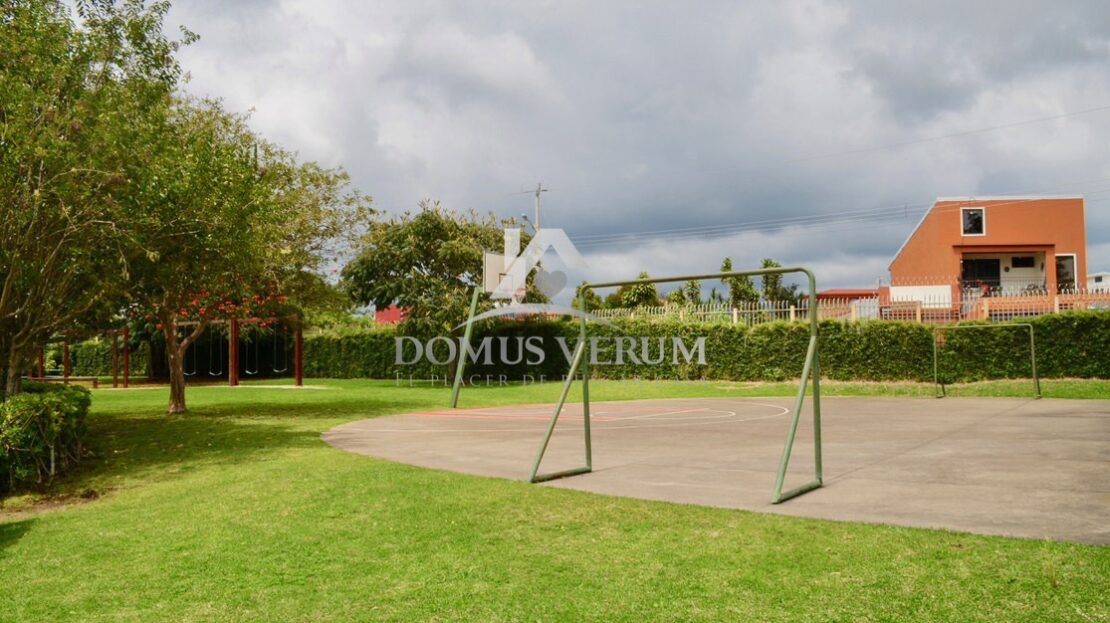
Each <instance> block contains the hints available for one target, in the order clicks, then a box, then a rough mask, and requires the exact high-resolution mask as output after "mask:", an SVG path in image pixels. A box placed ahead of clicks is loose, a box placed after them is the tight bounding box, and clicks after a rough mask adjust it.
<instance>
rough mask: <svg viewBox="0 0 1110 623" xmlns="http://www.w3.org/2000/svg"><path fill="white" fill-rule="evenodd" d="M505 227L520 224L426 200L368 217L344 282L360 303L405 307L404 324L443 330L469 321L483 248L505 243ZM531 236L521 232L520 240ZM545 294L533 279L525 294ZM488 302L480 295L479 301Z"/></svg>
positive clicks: (421, 330) (415, 329)
mask: <svg viewBox="0 0 1110 623" xmlns="http://www.w3.org/2000/svg"><path fill="white" fill-rule="evenodd" d="M504 226H513V227H515V226H516V225H515V223H514V222H513V221H511V220H506V221H500V220H498V219H497V218H495V217H494V216H493V215H492V214H489V215H480V214H478V213H476V212H473V211H471V212H454V211H451V210H448V209H446V208H444V207H443V206H441V205H440V204H439V202H433V201H427V200H425V201H422V202H421V203H420V206H419V209H418V210H417V211H415V212H406V213H404V214H400V215H395V216H392V217H384V218H381V219H378V220H375V221H374V222H372V223H371V224H370V227H369V231H368V232H367V234H366V235H365V237H364V238H363V240H362V243H361V247H360V249H359V252H358V254H357V256H356V257H355V258H354V259H353V260H352V261H351V262H350V263H348V264H347V265H346V266H345V267H344V268H343V272H342V283H343V285H344V286H345V287H346V288H347V291H348V292H349V293H350V295H351V298H352V300H354V301H355V302H356V303H358V304H361V305H374V306H375V307H378V308H384V307H387V306H389V305H398V306H400V307H402V308H404V309H405V310H406V312H407V315H406V318H405V321H404V323H403V330H405V331H407V332H410V333H413V334H417V335H443V334H445V333H447V332H450V331H451V330H452V329H453V328H454V327H456V326H457V325H459V324H460V323H461V322H463V321H464V320H466V314H467V308H468V307H469V305H470V297H471V292H473V289H474V288H475V287H481V285H482V270H483V255H484V253H485V252H486V251H490V252H500V251H501V250H502V249H503V248H504V230H503V227H504ZM528 240H529V238H528V236H527V235H526V234H522V236H521V245H522V246H523V245H527V244H528ZM542 300H543V299H542V295H539V293H537V292H536V288H535V287H534V285H533V284H532V283H531V281H530V282H529V286H528V290H527V292H526V297H525V301H526V302H532V301H537V302H539V301H542ZM490 305H491V303H490V301H489V299H488V297H486V296H483V297H482V299H481V307H482V308H483V309H488V308H489V306H490Z"/></svg>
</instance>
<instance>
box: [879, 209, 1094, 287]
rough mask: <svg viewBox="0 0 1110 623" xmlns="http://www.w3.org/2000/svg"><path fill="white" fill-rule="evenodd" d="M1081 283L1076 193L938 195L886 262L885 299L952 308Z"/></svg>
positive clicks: (1083, 257) (1082, 244)
mask: <svg viewBox="0 0 1110 623" xmlns="http://www.w3.org/2000/svg"><path fill="white" fill-rule="evenodd" d="M1086 281H1087V234H1086V228H1085V224H1084V216H1083V197H1081V196H1078V195H1076V196H1057V197H941V198H938V199H937V201H936V203H935V204H933V207H932V208H931V209H930V210H929V211H928V212H927V213H926V214H925V216H924V218H922V219H921V222H920V223H918V224H917V227H916V228H915V229H914V230H913V233H911V234H910V237H909V238H908V239H907V240H906V242H905V243H904V244H903V245H902V248H901V249H899V251H898V254H897V255H895V256H894V260H893V261H892V262H891V263H890V284H891V285H890V289H889V293H884V294H886V295H887V296H884V298H887V297H889V298H888V300H889V301H923V302H925V307H936V308H940V307H948V308H951V307H952V306H953V305H955V304H957V302H958V301H960V300H965V301H966V300H967V299H970V298H979V297H982V296H992V295H994V296H998V295H1021V294H1047V293H1053V294H1054V293H1056V292H1062V291H1068V290H1073V289H1076V288H1078V287H1082V286H1083V285H1085V284H1086ZM884 290H885V288H884Z"/></svg>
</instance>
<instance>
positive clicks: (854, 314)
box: [848, 302, 859, 322]
mask: <svg viewBox="0 0 1110 623" xmlns="http://www.w3.org/2000/svg"><path fill="white" fill-rule="evenodd" d="M848 305H849V307H848V309H850V310H851V312H850V314H851V315H850V316H849V317H850V318H851V320H852V322H855V321H857V320H859V307H858V303H857V302H850V303H848Z"/></svg>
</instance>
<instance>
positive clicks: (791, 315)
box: [790, 305, 813, 322]
mask: <svg viewBox="0 0 1110 623" xmlns="http://www.w3.org/2000/svg"><path fill="white" fill-rule="evenodd" d="M796 312H797V308H795V307H794V306H793V305H791V306H790V322H794V319H795V318H796ZM812 312H813V310H810V313H812Z"/></svg>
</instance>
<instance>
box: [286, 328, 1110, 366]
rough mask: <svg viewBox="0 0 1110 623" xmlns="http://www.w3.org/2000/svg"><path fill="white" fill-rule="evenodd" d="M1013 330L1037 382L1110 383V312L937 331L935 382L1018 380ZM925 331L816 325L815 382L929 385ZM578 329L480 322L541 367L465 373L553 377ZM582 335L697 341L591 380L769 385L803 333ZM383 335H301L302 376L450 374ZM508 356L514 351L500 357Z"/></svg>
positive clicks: (790, 361) (801, 348)
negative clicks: (540, 353)
mask: <svg viewBox="0 0 1110 623" xmlns="http://www.w3.org/2000/svg"><path fill="white" fill-rule="evenodd" d="M1020 323H1029V324H1032V325H1034V327H1035V334H1036V348H1037V368H1038V373H1039V374H1040V375H1041V376H1044V377H1083V378H1110V312H1105V311H1092V312H1083V311H1080V312H1067V313H1061V314H1051V315H1046V316H1040V317H1037V318H1030V319H1021V320H1015V321H1014V322H1013V323H970V324H990V325H991V326H992V327H995V328H993V329H983V330H973V331H972V330H955V331H945V332H944V342H943V346H942V348H941V349H940V354H941V358H940V369H941V376H942V379H943V380H944V381H945V382H957V381H977V380H985V379H998V378H1027V377H1029V376H1030V373H1031V370H1030V366H1029V334H1028V332H1027V331H1026V330H1025V329H1024V328H1023V327H1020V326H1015V325H1016V324H1020ZM934 329H935V328H934V327H933V326H932V325H923V324H918V323H912V322H893V321H861V322H841V321H833V320H829V321H824V322H822V323H821V342H820V345H819V351H820V368H821V375H822V376H823V377H825V378H830V379H836V380H862V381H898V380H909V381H931V380H932V378H933V335H934ZM578 331H579V329H578V325H577V324H576V323H574V322H571V321H566V320H533V321H515V322H498V323H493V322H487V323H481V324H479V325H477V326H476V327H475V331H474V338H473V339H474V340H475V341H477V340H481V339H482V338H485V337H493V338H505V339H507V340H508V343H509V344H510V345H514V344H515V343H516V342H515V340H516V339H517V338H526V337H531V336H540V337H542V338H543V345H544V350H545V352H546V358H545V361H544V363H543V364H542V365H538V366H529V365H525V364H523V363H522V364H518V365H513V366H509V365H498V364H496V363H495V364H493V365H475V364H470V365H468V366H467V375H468V377H469V376H470V375H472V374H473V375H487V374H489V375H494V377H495V378H496V376H498V375H505V376H506V377H507V378H510V379H514V378H515V379H519V378H521V377H522V376H523V375H525V374H528V375H531V376H533V377H534V378H539V376H540V375H544V376H546V377H547V378H548V379H555V378H559V377H560V376H561V375H563V374H565V373H566V371H567V369H568V367H569V366H568V363H567V361H566V358H565V357H564V355H563V352H562V350H561V348H560V347H559V346H558V344H557V343H556V341H555V338H557V337H563V338H565V339H566V341H567V343H568V344H569V345H570V347H571V348H573V345H574V343H575V342H576V340H577V336H578ZM590 335H591V337H599V338H614V337H617V336H628V337H632V338H635V339H636V340H637V341H636V344H637V351H638V349H639V344H640V341H639V340H640V338H643V337H647V338H651V339H652V342H651V344H652V350H651V351H649V354H651V355H653V356H655V355H657V352H656V351H655V346H654V345H655V344H656V343H657V342H656V340H658V339H659V338H664V340H666V343H667V345H668V348H669V346H670V340H671V339H672V338H673V337H680V338H682V339H684V340H685V342H686V343H687V344H692V343H693V341H694V340H695V339H696V338H698V337H704V338H705V348H706V365H697V364H688V363H685V362H684V361H680V362H679V363H677V364H676V363H675V362H674V359H673V358H672V357H670V356H669V355H668V357H666V358H665V359H664V360H663V361H662V362H661V363H658V364H643V363H641V364H636V363H633V362H630V361H627V360H626V361H625V363H624V364H622V365H604V366H592V367H591V373H592V376H594V377H597V378H632V377H637V378H647V379H661V378H669V379H676V378H677V379H710V380H712V379H717V380H731V381H778V380H785V379H791V378H798V377H799V376H801V372H802V366H803V364H804V359H805V352H806V348H807V346H808V343H809V326H808V325H807V324H805V323H804V322H794V323H789V322H773V323H767V324H760V325H756V326H754V327H748V326H745V325H740V324H737V325H730V324H718V323H712V324H703V323H694V322H679V321H674V320H664V321H653V320H646V319H628V320H619V321H616V322H615V323H614V325H612V326H606V325H597V326H592V327H591V328H590ZM395 337H397V333H396V332H395V330H394V329H393V328H392V327H382V328H375V329H372V330H358V331H348V332H335V331H331V332H321V333H317V334H309V335H306V337H305V374H306V376H314V377H337V378H396V377H397V376H400V377H401V378H407V377H408V376H409V375H412V376H413V378H415V379H425V380H426V379H428V378H429V377H430V375H433V374H434V375H436V376H437V377H439V378H441V379H442V378H444V377H446V376H448V375H449V373H450V369H449V366H446V365H438V366H437V365H432V364H430V363H428V362H427V361H426V360H423V361H421V362H420V363H419V364H415V365H396V364H395V363H394V338H395ZM602 344H603V346H602V350H601V351H600V352H599V356H600V357H601V359H602V360H605V359H610V360H611V359H612V358H613V355H612V353H611V352H609V351H611V350H612V347H611V342H608V344H609V347H608V348H605V346H604V344H606V342H604V341H603V343H602ZM510 354H511V355H513V358H515V356H516V355H517V353H516V352H515V349H510Z"/></svg>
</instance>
